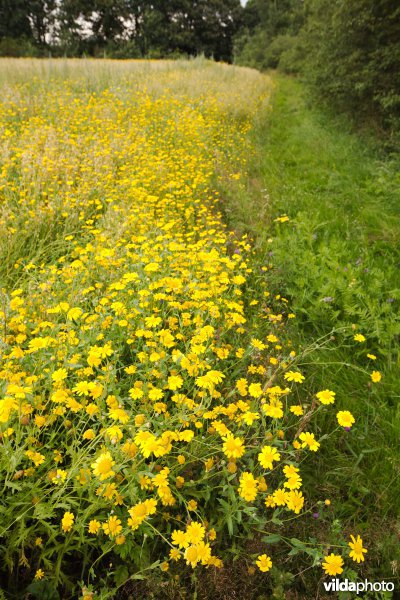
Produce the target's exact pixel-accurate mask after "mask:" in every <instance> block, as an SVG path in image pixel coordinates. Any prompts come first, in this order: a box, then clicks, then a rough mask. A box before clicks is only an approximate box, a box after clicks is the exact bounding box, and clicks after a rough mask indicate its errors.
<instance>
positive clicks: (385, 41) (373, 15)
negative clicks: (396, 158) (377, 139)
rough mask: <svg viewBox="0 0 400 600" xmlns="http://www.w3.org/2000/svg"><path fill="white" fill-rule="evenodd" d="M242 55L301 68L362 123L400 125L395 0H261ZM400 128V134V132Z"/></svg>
mask: <svg viewBox="0 0 400 600" xmlns="http://www.w3.org/2000/svg"><path fill="white" fill-rule="evenodd" d="M243 23H244V27H243V29H242V30H241V32H240V35H239V36H238V39H237V40H236V47H235V48H236V51H235V60H236V62H238V63H239V64H245V65H249V66H253V67H257V68H260V69H268V68H276V67H279V68H280V69H281V70H283V71H286V72H289V73H301V74H302V77H303V78H304V79H305V80H306V81H307V82H308V84H309V85H310V87H311V88H312V89H313V91H314V93H315V95H316V96H317V97H318V98H319V99H320V100H323V101H324V102H326V103H327V104H329V105H330V106H332V107H333V108H334V109H335V110H336V111H338V110H339V111H342V112H347V113H348V114H350V115H352V117H353V118H354V120H355V122H356V123H357V125H358V126H360V125H364V124H368V125H371V124H373V125H374V126H375V127H377V128H378V129H379V128H383V129H384V130H388V131H390V132H392V136H393V139H392V140H391V145H392V146H393V145H395V146H396V145H398V143H399V140H398V132H399V130H400V92H399V90H400V6H399V4H398V2H394V1H393V0H380V1H379V2H376V1H375V0H334V1H332V0H308V1H306V2H304V3H303V2H301V3H299V2H297V1H296V0H292V1H289V0H286V1H285V2H280V3H276V2H273V1H272V0H270V1H268V2H261V1H260V0H253V1H250V2H249V3H248V5H247V6H246V9H245V14H244V19H243ZM396 132H397V134H396Z"/></svg>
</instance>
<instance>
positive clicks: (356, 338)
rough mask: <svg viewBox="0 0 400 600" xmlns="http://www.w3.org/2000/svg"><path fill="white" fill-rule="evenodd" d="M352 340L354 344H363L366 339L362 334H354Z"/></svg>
mask: <svg viewBox="0 0 400 600" xmlns="http://www.w3.org/2000/svg"><path fill="white" fill-rule="evenodd" d="M353 339H354V341H355V342H360V343H362V342H365V340H366V339H367V338H366V337H364V336H363V334H362V333H356V335H355V336H354V338H353Z"/></svg>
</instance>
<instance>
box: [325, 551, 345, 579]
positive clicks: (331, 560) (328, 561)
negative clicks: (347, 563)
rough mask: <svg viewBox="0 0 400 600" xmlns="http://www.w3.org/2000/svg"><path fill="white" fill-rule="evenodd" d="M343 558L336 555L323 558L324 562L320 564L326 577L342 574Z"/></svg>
mask: <svg viewBox="0 0 400 600" xmlns="http://www.w3.org/2000/svg"><path fill="white" fill-rule="evenodd" d="M343 564H344V563H343V558H342V557H341V556H339V555H337V554H333V552H332V553H331V554H329V555H328V556H325V561H324V562H323V563H322V568H323V569H324V571H325V573H326V574H327V575H332V576H335V575H340V574H341V573H343V568H342V567H343Z"/></svg>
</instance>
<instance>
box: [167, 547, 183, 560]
mask: <svg viewBox="0 0 400 600" xmlns="http://www.w3.org/2000/svg"><path fill="white" fill-rule="evenodd" d="M169 557H170V559H171V560H175V561H177V560H179V559H180V557H181V553H180V552H179V550H177V549H176V548H172V549H171V550H170V551H169Z"/></svg>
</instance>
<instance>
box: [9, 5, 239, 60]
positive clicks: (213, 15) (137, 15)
mask: <svg viewBox="0 0 400 600" xmlns="http://www.w3.org/2000/svg"><path fill="white" fill-rule="evenodd" d="M242 12H243V9H242V6H241V4H240V0H151V1H150V2H149V1H145V0H0V54H3V55H13V54H14V55H17V56H18V55H21V54H31V55H33V56H48V55H49V54H51V55H53V56H58V55H65V56H83V55H89V56H102V55H104V54H106V55H108V56H112V57H116V58H141V57H154V58H161V57H165V56H171V55H186V56H196V55H199V54H203V55H205V56H206V57H210V58H214V59H215V60H223V61H227V62H231V61H232V57H233V37H234V35H235V34H236V33H237V32H238V30H239V28H240V25H241V18H242Z"/></svg>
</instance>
